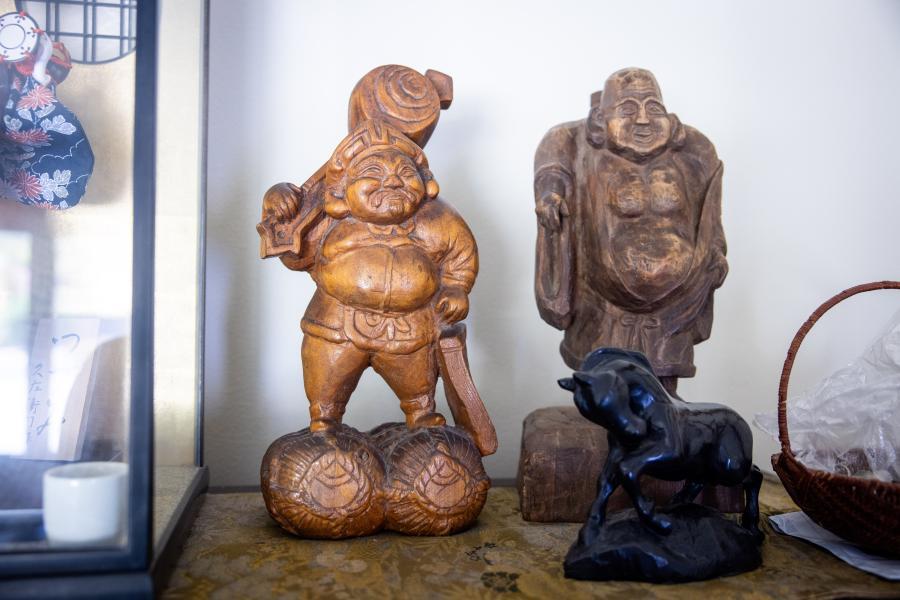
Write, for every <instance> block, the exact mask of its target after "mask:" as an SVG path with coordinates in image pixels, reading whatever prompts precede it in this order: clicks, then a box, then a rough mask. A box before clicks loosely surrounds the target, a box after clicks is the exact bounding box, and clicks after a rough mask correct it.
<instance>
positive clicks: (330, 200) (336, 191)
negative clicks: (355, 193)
mask: <svg viewBox="0 0 900 600" xmlns="http://www.w3.org/2000/svg"><path fill="white" fill-rule="evenodd" d="M344 194H345V189H344V186H343V184H334V185H330V186H328V189H327V190H325V199H324V201H323V203H322V204H323V208H324V209H325V213H326V214H327V215H328V216H329V217H331V218H333V219H343V218H344V217H346V216H347V215H349V214H350V206H349V205H348V204H347V201H346V200H344Z"/></svg>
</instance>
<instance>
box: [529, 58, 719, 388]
mask: <svg viewBox="0 0 900 600" xmlns="http://www.w3.org/2000/svg"><path fill="white" fill-rule="evenodd" d="M721 186H722V163H721V161H719V159H718V157H717V156H716V151H715V148H713V146H712V144H711V143H710V142H709V140H707V139H706V137H704V136H703V134H701V133H700V132H698V131H697V130H695V129H693V128H691V127H689V126H687V125H684V124H682V123H681V122H680V121H679V120H678V117H676V116H675V115H674V114H672V113H669V112H668V111H667V110H666V108H665V105H664V104H663V100H662V94H661V92H660V90H659V86H658V85H657V83H656V79H655V78H654V77H653V74H652V73H650V72H649V71H646V70H644V69H635V68H629V69H623V70H621V71H618V72H616V73H614V74H613V75H612V76H610V78H609V79H608V80H607V81H606V84H605V86H604V88H603V92H602V93H596V94H594V95H593V97H592V98H591V110H590V113H589V115H588V118H587V119H585V120H581V121H574V122H570V123H564V124H562V125H558V126H556V127H554V128H553V129H551V130H550V131H549V132H548V133H547V135H546V136H545V137H544V139H543V141H542V142H541V144H540V147H539V148H538V150H537V154H536V157H535V174H534V190H535V201H536V210H537V215H538V223H539V227H538V246H537V272H536V277H535V291H536V295H537V302H538V308H539V310H540V313H541V316H542V318H543V319H544V320H545V321H547V322H548V323H549V324H551V325H553V326H554V327H556V328H558V329H564V330H565V338H564V340H563V342H562V344H561V347H560V351H561V353H562V356H563V359H564V360H565V362H566V364H567V365H568V366H569V367H571V368H573V369H576V368H578V367H579V366H580V363H581V361H582V359H584V357H585V356H586V355H587V354H588V352H590V351H591V350H592V349H593V348H596V347H598V346H614V347H620V348H628V349H632V350H638V351H640V352H642V353H644V354H645V355H646V356H647V357H648V358H649V359H650V362H651V364H652V365H653V370H654V372H656V374H657V375H658V376H659V377H660V379H661V380H662V381H663V383H664V385H665V386H666V388H667V389H668V390H669V391H670V392H674V391H675V389H676V385H677V380H678V378H679V377H692V376H693V375H694V372H695V368H694V364H693V354H694V353H693V346H694V344H697V343H699V342H702V341H703V340H705V339H707V338H708V337H709V334H710V328H711V326H712V300H713V291H714V290H715V289H716V288H718V287H719V286H720V285H721V284H722V282H723V280H724V279H725V275H726V273H727V271H728V266H727V263H726V260H725V237H724V235H723V232H722V226H721V216H720V215H721Z"/></svg>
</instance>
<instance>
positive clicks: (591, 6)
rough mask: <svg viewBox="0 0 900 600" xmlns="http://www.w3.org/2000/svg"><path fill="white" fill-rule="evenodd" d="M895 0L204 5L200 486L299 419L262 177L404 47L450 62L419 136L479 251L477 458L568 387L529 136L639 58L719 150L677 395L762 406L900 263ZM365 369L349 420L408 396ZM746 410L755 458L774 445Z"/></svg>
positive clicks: (810, 366) (819, 355)
mask: <svg viewBox="0 0 900 600" xmlns="http://www.w3.org/2000/svg"><path fill="white" fill-rule="evenodd" d="M898 34H900V3H896V2H889V1H882V2H877V1H868V2H854V3H850V2H836V1H827V2H823V1H807V2H791V3H788V2H754V3H744V4H741V5H737V4H735V3H725V2H717V1H714V0H710V1H705V2H653V3H649V2H628V3H626V2H616V3H613V2H587V1H584V2H577V1H574V0H556V1H555V2H549V3H548V2H538V1H528V2H523V1H519V2H502V3H501V2H484V1H481V2H474V1H466V2H461V1H457V2H445V3H437V2H433V3H425V2H412V1H397V2H392V3H370V2H361V1H360V2H348V1H344V2H324V1H322V2H302V3H301V2H289V1H280V2H276V1H274V0H270V1H267V2H244V1H242V0H216V1H215V2H213V3H212V7H211V59H210V90H209V91H210V113H209V172H208V176H209V183H208V186H209V187H208V189H209V198H208V202H209V204H208V210H209V213H208V227H209V230H208V253H209V254H208V274H207V286H208V292H207V318H206V324H207V332H206V438H205V439H206V460H207V463H208V464H209V465H210V467H211V469H212V480H213V484H214V485H247V484H253V483H257V482H258V468H259V462H260V459H261V457H262V454H263V452H264V451H265V449H266V447H267V446H268V444H269V443H270V442H271V441H273V440H274V439H275V438H277V437H278V436H280V435H283V434H285V433H287V432H290V431H293V430H296V429H299V428H302V427H305V426H306V425H307V424H308V414H307V402H306V399H305V396H304V394H303V386H302V378H301V373H300V360H299V347H300V329H299V322H300V317H301V315H302V313H303V310H304V308H305V306H306V304H307V302H308V301H309V299H310V297H311V294H312V292H313V284H312V282H311V281H310V279H309V277H308V276H307V275H306V274H303V273H295V272H290V271H288V270H287V269H285V268H284V267H283V266H282V265H281V264H280V263H279V262H277V261H275V260H269V261H265V262H263V261H261V260H259V259H258V258H257V256H258V255H257V251H258V236H257V234H256V231H255V230H254V225H255V224H256V222H257V221H258V218H259V213H260V201H261V197H262V194H263V192H264V191H265V190H266V189H267V188H268V187H269V185H271V184H272V183H274V182H277V181H283V180H290V181H294V182H297V183H301V182H302V181H304V180H305V179H306V177H307V176H308V175H310V174H311V173H312V172H313V171H314V170H315V169H316V168H317V167H318V166H319V165H321V164H322V162H324V160H325V159H327V157H328V156H329V155H330V153H331V152H332V150H333V149H334V147H335V146H336V145H337V143H338V142H339V141H340V139H341V137H342V136H343V135H344V134H345V133H346V104H347V98H348V96H349V93H350V90H351V89H352V87H353V85H354V84H355V83H356V81H357V80H358V79H359V78H360V77H361V76H362V75H363V74H364V73H366V72H367V71H368V70H369V69H371V68H373V67H375V66H377V65H380V64H386V63H399V64H404V65H408V66H410V67H413V68H416V69H418V70H420V71H424V70H425V69H427V68H434V69H438V70H441V71H444V72H446V73H448V74H450V75H452V76H453V78H454V84H455V98H454V102H453V106H452V107H451V108H450V110H449V111H447V112H445V113H444V114H443V115H442V117H441V122H440V123H439V125H438V128H437V131H436V132H435V134H434V136H433V137H432V139H431V141H430V142H429V144H428V147H427V149H426V150H427V154H428V157H429V160H430V162H431V166H432V169H433V171H434V173H435V175H436V177H437V179H438V181H439V182H440V184H441V190H442V195H443V196H444V197H445V198H446V199H447V200H448V201H450V202H452V203H453V204H454V205H455V206H456V207H457V208H458V210H459V211H460V212H461V213H462V215H463V216H464V217H465V218H466V220H467V221H468V223H469V224H470V226H471V228H472V230H473V231H474V233H475V236H476V238H477V240H478V243H479V247H480V253H481V264H482V268H481V273H480V276H479V279H478V282H477V283H476V286H475V290H474V292H473V294H472V297H471V306H472V309H471V312H470V316H469V319H468V323H469V330H470V338H469V357H470V361H471V366H472V371H473V375H474V378H475V381H476V383H477V384H478V386H479V389H480V391H481V394H482V396H483V398H484V399H485V402H486V404H487V406H488V410H489V411H490V413H491V415H492V416H493V419H494V423H495V424H496V427H497V430H498V433H499V435H500V444H501V445H500V450H499V452H498V453H497V454H496V455H495V456H492V457H490V458H488V459H487V460H486V464H487V468H488V471H489V473H490V474H491V475H492V476H494V477H501V478H509V477H514V475H515V470H516V464H517V460H518V454H519V441H520V434H521V423H522V419H523V418H524V417H525V415H527V414H528V413H529V412H530V411H531V410H533V409H535V408H538V407H542V406H547V405H552V404H562V403H567V402H570V399H569V398H567V396H566V394H564V393H563V392H562V391H561V390H559V389H558V388H557V386H556V383H555V382H556V379H557V378H558V377H560V376H564V375H565V374H566V368H565V366H564V365H563V363H562V360H561V359H560V358H559V355H558V353H557V344H558V342H559V340H560V339H561V333H560V332H558V331H556V330H554V329H552V328H551V327H550V326H548V325H546V324H545V323H544V322H543V321H541V319H540V317H539V316H538V313H537V310H536V307H535V303H534V297H533V292H532V277H533V270H534V239H535V231H536V226H535V220H534V213H533V197H532V158H533V153H534V149H535V147H536V145H537V143H538V141H539V140H540V139H541V136H542V135H543V134H544V132H545V131H546V130H547V129H549V128H550V127H551V126H552V125H554V124H556V123H560V122H562V121H568V120H572V119H579V118H583V117H584V116H585V115H586V113H587V108H588V99H589V96H590V94H591V92H593V91H595V90H597V89H599V88H600V87H601V86H602V84H603V82H604V80H605V79H606V77H607V76H608V75H609V74H610V73H612V72H613V71H615V70H616V69H619V68H621V67H626V66H641V67H646V68H649V69H651V70H652V71H653V72H654V73H655V74H656V76H657V79H658V80H659V82H660V85H661V86H662V90H663V94H664V99H665V101H666V105H667V107H668V108H669V109H670V110H672V111H673V112H676V113H677V114H678V115H679V117H680V118H681V119H682V121H683V122H685V123H687V124H690V125H692V126H694V127H697V128H698V129H700V130H701V131H702V132H703V133H705V134H706V135H707V136H708V137H709V138H710V139H711V140H712V141H713V143H714V144H715V145H716V148H717V149H718V152H719V155H720V156H721V158H722V159H723V161H724V162H725V183H724V194H723V211H724V216H723V220H724V227H725V233H726V236H727V239H728V245H729V253H728V259H729V262H730V266H731V273H730V275H729V277H728V279H727V280H726V282H725V285H724V287H723V288H722V289H721V290H719V292H718V293H717V294H716V311H715V325H714V327H713V332H712V337H711V339H710V340H709V341H708V342H706V343H704V344H702V345H701V346H699V347H698V348H697V353H696V364H697V367H698V376H697V377H696V378H694V379H693V380H687V381H683V382H682V384H681V388H680V390H681V391H682V392H683V395H684V396H685V397H686V398H687V399H690V400H697V401H700V400H704V401H724V402H726V403H728V404H730V405H732V406H734V407H735V408H737V409H738V410H739V411H740V412H741V414H743V415H744V417H745V418H747V419H748V420H749V419H750V418H751V417H752V415H753V414H754V413H755V412H758V411H761V410H765V409H774V407H775V403H776V390H777V385H778V378H779V375H780V370H781V364H782V361H783V358H784V354H785V351H786V350H787V347H788V344H789V342H790V339H791V337H792V336H793V334H794V332H795V331H796V329H797V328H798V327H799V326H800V324H801V323H802V322H803V321H804V320H805V319H806V317H807V316H808V315H809V313H810V312H811V311H812V310H813V309H814V308H815V307H816V306H817V305H818V304H819V303H820V302H821V301H824V300H825V299H826V298H828V297H829V296H830V295H832V294H833V293H835V292H837V291H839V290H840V289H843V288H844V287H849V286H850V285H853V284H856V283H861V282H865V281H870V280H876V279H885V278H895V279H896V278H900V269H898V258H900V250H898V242H897V238H896V236H897V232H898V229H900V202H898V192H897V190H898V189H900V162H898V151H897V147H896V145H897V141H898V140H900V35H898ZM898 306H900V296H890V292H884V293H881V294H880V295H878V297H874V298H864V299H861V300H860V301H859V302H858V303H855V304H854V305H852V306H849V307H847V308H846V309H842V310H840V311H838V310H837V309H836V310H835V311H834V312H835V313H836V314H835V315H834V316H835V318H834V319H830V320H829V321H828V323H823V327H822V328H821V330H819V329H818V328H817V330H816V331H814V334H813V335H812V336H810V338H809V340H808V346H807V347H805V348H804V351H803V352H802V353H801V355H800V358H799V359H798V363H797V366H796V369H795V372H796V378H795V383H796V384H798V385H804V384H811V383H813V382H814V381H815V380H816V379H817V378H818V377H820V376H822V375H824V374H826V373H827V372H829V370H830V369H833V368H835V367H837V366H839V365H840V364H841V363H843V362H846V361H847V360H849V359H850V358H851V357H852V356H853V355H854V354H855V353H856V352H858V351H859V350H861V348H862V346H863V345H864V344H865V343H866V342H867V341H868V339H869V338H870V337H871V336H872V335H873V333H874V332H875V331H876V330H877V329H879V328H880V326H881V324H882V322H883V321H885V320H886V319H887V318H888V317H889V315H890V313H891V312H892V311H893V309H895V308H897V307H898ZM400 417H401V412H400V409H399V406H398V403H397V400H396V399H395V398H394V397H393V395H392V394H391V393H390V391H389V390H388V388H387V386H386V385H385V384H384V383H383V382H381V381H380V379H379V378H378V376H377V375H375V374H374V373H372V372H369V373H367V374H366V375H365V376H364V378H363V381H362V383H361V385H360V387H359V389H358V390H357V392H356V394H355V395H354V397H353V398H352V399H351V401H350V406H349V410H348V414H347V418H346V420H347V422H348V423H350V424H352V425H354V426H356V427H357V428H361V429H364V428H368V427H371V426H374V425H376V424H378V423H380V422H382V421H384V420H398V419H400ZM755 433H756V460H757V462H758V463H759V464H760V466H762V467H763V468H769V469H770V467H769V455H770V454H771V453H772V452H773V451H774V449H775V447H776V445H775V444H774V443H773V442H771V441H770V440H768V439H767V438H766V436H765V435H764V434H762V433H761V432H759V431H755Z"/></svg>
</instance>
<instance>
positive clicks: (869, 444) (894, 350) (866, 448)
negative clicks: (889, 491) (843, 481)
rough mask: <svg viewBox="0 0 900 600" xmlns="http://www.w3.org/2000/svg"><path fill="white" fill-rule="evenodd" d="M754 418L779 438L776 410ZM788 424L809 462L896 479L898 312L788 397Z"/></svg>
mask: <svg viewBox="0 0 900 600" xmlns="http://www.w3.org/2000/svg"><path fill="white" fill-rule="evenodd" d="M753 422H754V424H755V425H756V426H757V427H759V428H760V429H762V430H763V431H765V432H766V433H768V434H769V435H771V436H772V437H773V438H775V439H776V440H777V439H778V416H777V413H776V411H771V412H764V413H759V414H757V415H756V417H755V418H754V420H753ZM788 430H789V431H790V435H791V448H792V449H793V451H794V454H795V455H796V457H797V458H798V459H799V460H800V462H802V463H803V464H804V465H806V466H807V467H809V468H812V469H821V470H823V471H828V472H831V473H841V474H844V475H853V476H855V477H875V478H878V479H881V480H884V481H900V456H898V454H900V312H898V313H897V314H895V315H894V316H893V318H892V319H891V320H890V322H889V324H888V326H887V328H886V329H885V330H884V331H883V333H882V334H881V335H880V336H878V338H877V339H876V340H875V342H874V343H872V344H871V345H870V346H869V347H868V348H867V349H866V350H865V352H863V354H862V355H861V356H860V357H859V358H857V359H856V360H854V361H853V362H852V363H850V364H849V365H847V366H846V367H843V368H842V369H839V370H837V371H835V372H834V373H832V374H831V375H829V376H828V377H826V378H824V379H823V380H822V381H820V382H819V383H818V385H816V386H815V387H813V388H812V389H810V390H807V391H805V392H803V393H802V394H800V395H798V396H795V397H792V398H790V400H789V401H788Z"/></svg>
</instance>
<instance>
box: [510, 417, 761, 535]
mask: <svg viewBox="0 0 900 600" xmlns="http://www.w3.org/2000/svg"><path fill="white" fill-rule="evenodd" d="M606 455H607V446H606V430H604V429H603V428H602V427H600V426H598V425H595V424H594V423H591V422H590V421H588V420H587V419H585V418H584V417H582V416H581V415H580V414H579V413H578V409H577V408H575V407H574V406H552V407H549V408H540V409H538V410H536V411H534V412H532V413H531V414H529V415H528V416H527V417H525V422H524V424H523V427H522V452H521V455H520V456H519V472H518V475H517V478H516V485H517V487H518V490H519V507H520V508H521V510H522V517H523V518H524V519H525V520H526V521H539V522H545V523H546V522H570V523H576V522H577V523H581V522H584V520H585V519H586V518H587V516H588V512H589V511H590V508H591V504H592V503H593V502H594V499H595V498H596V497H597V478H598V477H599V476H600V471H601V470H602V469H603V464H604V463H605V462H606ZM641 484H642V489H643V491H644V494H646V495H647V496H649V497H651V498H653V499H654V500H655V501H656V502H657V503H658V504H666V503H668V502H669V500H670V499H671V497H672V495H673V494H674V493H675V492H676V491H678V490H679V489H680V488H681V482H671V481H660V480H658V479H654V478H652V477H643V478H642V479H641ZM697 502H698V503H701V504H705V505H707V506H711V507H713V508H716V509H718V510H720V511H722V512H741V511H742V510H743V509H744V499H743V491H742V489H741V487H740V486H735V487H731V488H728V487H721V486H707V488H706V489H704V490H703V492H701V493H700V496H698V497H697ZM631 506H632V505H631V500H630V498H629V497H628V495H627V494H626V493H625V490H624V489H622V488H619V489H618V490H616V492H615V494H613V496H612V498H610V500H609V506H608V510H609V511H615V510H620V509H623V508H629V507H631Z"/></svg>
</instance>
